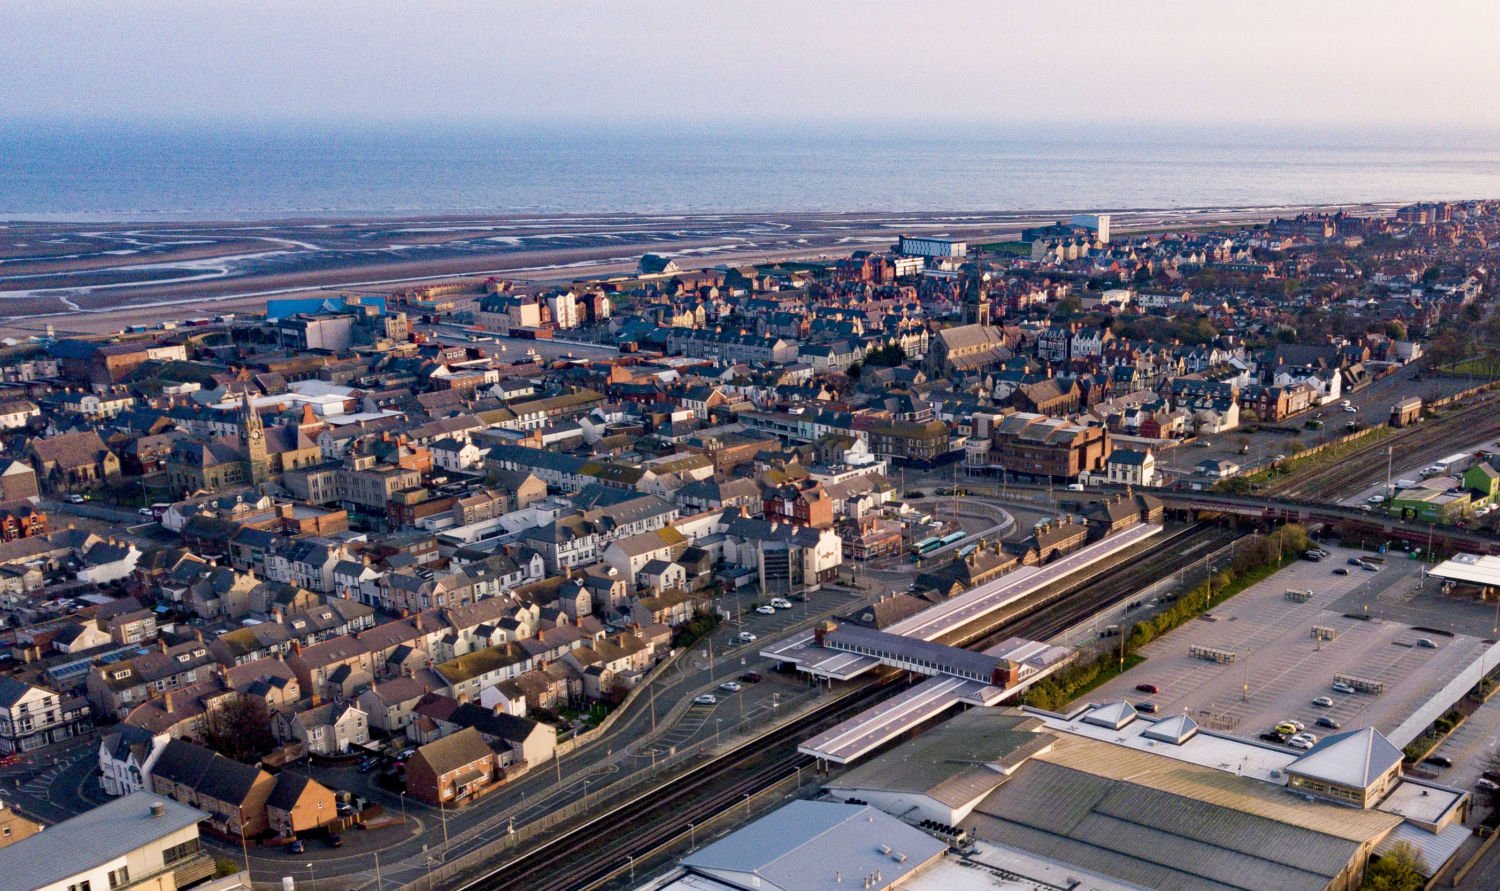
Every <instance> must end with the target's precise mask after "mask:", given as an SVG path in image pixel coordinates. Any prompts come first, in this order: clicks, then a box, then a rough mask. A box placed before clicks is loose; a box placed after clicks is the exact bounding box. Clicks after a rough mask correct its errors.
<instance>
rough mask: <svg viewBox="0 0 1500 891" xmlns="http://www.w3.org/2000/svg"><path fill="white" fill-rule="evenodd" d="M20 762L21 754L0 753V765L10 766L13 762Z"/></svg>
mask: <svg viewBox="0 0 1500 891" xmlns="http://www.w3.org/2000/svg"><path fill="white" fill-rule="evenodd" d="M20 763H21V756H20V755H0V767H10V766H11V765H13V764H20Z"/></svg>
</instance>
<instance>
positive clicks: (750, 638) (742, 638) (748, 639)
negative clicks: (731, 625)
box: [734, 631, 760, 643]
mask: <svg viewBox="0 0 1500 891" xmlns="http://www.w3.org/2000/svg"><path fill="white" fill-rule="evenodd" d="M734 639H735V640H737V641H739V642H740V643H755V642H756V641H757V640H759V639H760V638H758V637H756V636H755V635H754V634H751V633H750V632H749V631H741V632H740V633H739V634H736V635H735V636H734Z"/></svg>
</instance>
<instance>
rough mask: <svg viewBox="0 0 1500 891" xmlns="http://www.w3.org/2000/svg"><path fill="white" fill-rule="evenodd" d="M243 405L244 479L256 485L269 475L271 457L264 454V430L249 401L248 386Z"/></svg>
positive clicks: (241, 424)
mask: <svg viewBox="0 0 1500 891" xmlns="http://www.w3.org/2000/svg"><path fill="white" fill-rule="evenodd" d="M242 392H243V394H244V406H243V407H242V409H241V412H242V414H241V417H240V448H241V449H242V450H243V451H244V453H245V479H246V481H247V482H249V483H250V485H252V486H258V485H260V484H261V483H263V482H265V481H266V480H267V479H269V478H270V476H271V459H270V457H269V456H268V455H267V454H266V431H265V427H264V426H262V424H261V421H260V413H259V412H257V411H256V410H255V405H254V404H253V403H252V402H251V401H250V388H249V387H246V388H245V389H244V390H243V391H242Z"/></svg>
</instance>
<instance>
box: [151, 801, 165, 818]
mask: <svg viewBox="0 0 1500 891" xmlns="http://www.w3.org/2000/svg"><path fill="white" fill-rule="evenodd" d="M166 815H167V806H166V805H164V804H162V803H161V802H160V801H153V802H151V816H153V817H165V816H166Z"/></svg>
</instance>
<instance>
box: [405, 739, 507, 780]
mask: <svg viewBox="0 0 1500 891" xmlns="http://www.w3.org/2000/svg"><path fill="white" fill-rule="evenodd" d="M494 754H495V753H494V752H493V751H492V750H491V749H490V747H489V744H488V743H486V742H485V741H484V737H483V736H481V735H480V734H479V731H478V730H475V729H474V728H473V727H465V728H463V729H462V730H459V731H457V732H456V733H452V734H450V735H448V736H445V737H443V738H442V739H439V740H435V741H433V742H430V743H428V744H427V745H425V746H422V747H421V748H419V749H417V754H416V755H414V756H413V757H416V758H421V759H422V760H423V761H425V762H427V765H428V766H429V767H431V768H432V771H433V773H434V774H436V775H437V776H443V775H444V774H448V773H452V772H453V771H455V770H458V769H459V768H461V767H466V766H468V765H470V764H473V763H474V762H475V761H478V760H480V759H482V758H492V757H494Z"/></svg>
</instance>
